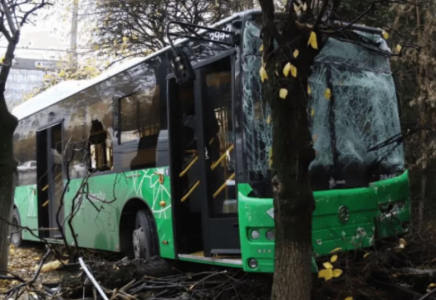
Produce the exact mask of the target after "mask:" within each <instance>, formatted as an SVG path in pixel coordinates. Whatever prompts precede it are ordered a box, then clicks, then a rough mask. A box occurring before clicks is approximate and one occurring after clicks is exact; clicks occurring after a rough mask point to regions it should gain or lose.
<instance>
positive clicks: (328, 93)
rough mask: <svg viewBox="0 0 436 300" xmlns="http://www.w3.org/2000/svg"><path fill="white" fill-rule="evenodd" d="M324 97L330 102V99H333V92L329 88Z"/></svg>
mask: <svg viewBox="0 0 436 300" xmlns="http://www.w3.org/2000/svg"><path fill="white" fill-rule="evenodd" d="M324 97H325V98H326V99H327V100H330V98H331V97H332V91H331V90H330V89H329V88H328V89H326V90H325V92H324Z"/></svg>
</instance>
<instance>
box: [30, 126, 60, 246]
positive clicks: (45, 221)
mask: <svg viewBox="0 0 436 300" xmlns="http://www.w3.org/2000/svg"><path fill="white" fill-rule="evenodd" d="M36 138H37V143H36V145H37V161H38V162H37V179H38V180H37V182H38V184H37V191H38V225H39V228H41V229H46V230H41V231H40V233H39V236H40V237H45V238H47V237H51V238H59V237H60V233H59V226H58V225H57V221H56V218H57V214H58V211H59V222H60V223H62V222H63V219H64V210H63V208H61V207H60V204H61V197H62V193H63V189H64V185H63V160H62V155H63V123H62V122H59V123H57V124H54V125H51V126H50V127H45V128H43V129H40V130H39V131H38V132H37V135H36ZM47 229H48V230H47Z"/></svg>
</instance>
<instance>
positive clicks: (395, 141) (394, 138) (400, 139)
mask: <svg viewBox="0 0 436 300" xmlns="http://www.w3.org/2000/svg"><path fill="white" fill-rule="evenodd" d="M422 130H431V129H430V128H425V127H418V128H415V129H413V130H409V131H408V132H407V133H406V134H403V133H402V132H400V133H398V134H396V135H394V136H392V137H390V138H388V139H386V140H384V141H383V142H381V143H378V144H377V145H375V146H372V147H370V148H368V150H367V151H368V152H373V151H376V150H380V149H381V148H384V147H386V146H389V145H392V144H397V145H396V146H395V147H394V148H393V149H395V148H396V147H397V146H398V145H400V144H401V143H402V142H403V141H404V139H405V138H406V137H409V136H411V135H413V134H415V133H417V132H419V131H422Z"/></svg>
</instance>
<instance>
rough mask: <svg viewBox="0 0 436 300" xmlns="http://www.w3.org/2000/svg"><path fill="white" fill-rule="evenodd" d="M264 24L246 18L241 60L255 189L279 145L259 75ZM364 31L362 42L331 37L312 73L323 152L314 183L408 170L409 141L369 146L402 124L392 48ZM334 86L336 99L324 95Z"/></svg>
mask: <svg viewBox="0 0 436 300" xmlns="http://www.w3.org/2000/svg"><path fill="white" fill-rule="evenodd" d="M259 24H260V23H259V22H257V21H248V22H247V23H246V26H245V30H244V38H243V59H242V68H243V79H242V80H243V112H244V139H245V140H244V146H245V149H244V150H245V153H246V162H245V163H246V166H247V168H246V169H247V172H248V174H247V176H248V179H249V182H250V183H251V184H252V186H253V187H254V188H255V187H256V185H259V186H260V185H262V184H263V185H265V182H269V156H268V153H269V152H270V148H271V144H272V127H271V125H270V124H268V116H269V115H270V112H269V109H270V108H269V107H268V105H266V104H265V103H263V102H262V101H261V93H262V85H261V83H260V79H259V75H258V74H259V68H260V64H261V57H260V53H259V47H260V44H261V40H260V38H259V35H260V25H259ZM356 36H357V35H356ZM357 37H358V41H357V42H356V41H355V42H349V41H345V40H339V39H336V38H329V40H328V41H327V43H326V45H325V47H324V48H323V50H322V51H321V53H320V54H319V55H318V57H317V58H316V62H315V64H314V66H313V72H312V75H311V77H310V79H309V85H310V88H311V91H312V93H311V97H310V100H309V106H308V111H309V118H310V122H309V123H310V130H311V133H312V135H313V136H314V140H315V142H314V148H315V150H316V152H317V156H316V158H315V160H314V161H313V162H312V164H311V165H310V176H311V183H312V188H313V189H314V190H327V189H338V188H352V187H364V186H368V184H369V183H370V182H374V181H377V180H381V179H386V178H390V177H395V176H398V175H399V174H401V173H402V172H403V171H404V153H403V146H402V145H397V144H390V145H386V146H385V147H381V148H380V149H376V150H373V151H369V149H371V148H372V147H373V146H375V145H377V144H380V143H382V142H384V141H385V140H387V139H389V138H390V137H392V136H395V135H396V134H399V133H401V128H400V120H399V113H398V104H397V97H396V90H395V84H394V81H393V78H392V74H391V71H390V66H389V58H388V57H387V56H386V55H384V54H382V53H381V51H380V50H384V51H386V50H389V49H388V48H387V46H386V43H385V41H384V40H383V39H382V38H381V37H380V36H377V35H370V34H367V33H365V34H364V33H359V35H358V36H357ZM373 49H376V50H378V51H374V50H373ZM328 87H330V88H331V95H332V97H331V98H330V99H329V100H328V99H326V98H325V97H324V93H325V91H326V89H327V88H328ZM261 194H262V193H261Z"/></svg>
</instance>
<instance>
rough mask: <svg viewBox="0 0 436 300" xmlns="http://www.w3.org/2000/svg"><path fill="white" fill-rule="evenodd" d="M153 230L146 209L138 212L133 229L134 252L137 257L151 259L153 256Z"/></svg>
mask: <svg viewBox="0 0 436 300" xmlns="http://www.w3.org/2000/svg"><path fill="white" fill-rule="evenodd" d="M151 247H152V244H151V230H150V223H149V220H148V217H147V214H146V213H145V211H144V210H139V211H138V212H137V213H136V221H135V229H134V230H133V253H134V257H135V258H144V259H149V258H150V257H151V256H152V252H153V251H152V248H151Z"/></svg>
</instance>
